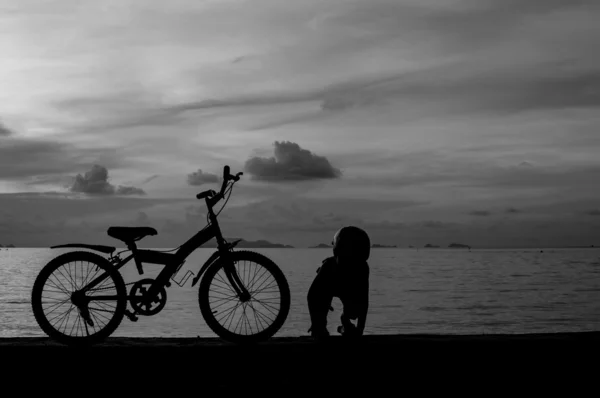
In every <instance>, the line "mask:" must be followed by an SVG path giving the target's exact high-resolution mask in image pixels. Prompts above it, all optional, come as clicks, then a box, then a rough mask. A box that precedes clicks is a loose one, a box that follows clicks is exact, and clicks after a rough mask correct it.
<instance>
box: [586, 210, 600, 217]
mask: <svg viewBox="0 0 600 398" xmlns="http://www.w3.org/2000/svg"><path fill="white" fill-rule="evenodd" d="M586 214H587V215H588V216H600V210H599V209H594V210H590V211H588V212H587V213H586Z"/></svg>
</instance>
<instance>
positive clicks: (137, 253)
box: [80, 199, 249, 301]
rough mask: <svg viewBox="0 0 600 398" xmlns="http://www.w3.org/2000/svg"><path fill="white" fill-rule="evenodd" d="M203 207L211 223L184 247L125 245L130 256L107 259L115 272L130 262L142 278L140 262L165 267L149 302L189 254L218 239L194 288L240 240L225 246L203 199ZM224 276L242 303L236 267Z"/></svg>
mask: <svg viewBox="0 0 600 398" xmlns="http://www.w3.org/2000/svg"><path fill="white" fill-rule="evenodd" d="M206 204H207V208H208V216H209V220H210V223H209V225H208V226H206V227H205V228H204V229H202V230H200V231H198V233H196V234H195V235H194V236H192V237H191V238H190V239H189V240H188V241H186V242H185V243H184V244H183V245H181V246H180V247H179V249H178V250H177V251H176V252H175V253H165V252H159V251H155V250H146V249H138V248H137V246H136V245H135V243H132V244H131V245H129V246H128V249H129V250H130V251H131V254H130V255H129V256H127V257H126V258H124V259H120V258H118V257H117V259H114V258H113V257H112V255H111V259H110V260H109V261H110V262H111V264H113V266H114V268H113V269H114V270H119V269H121V268H122V267H123V266H125V264H127V263H128V262H129V261H130V260H131V259H133V260H134V261H135V263H136V265H137V268H138V272H139V274H140V275H141V274H142V273H143V269H142V265H141V264H142V263H144V262H145V263H150V264H162V265H164V268H163V269H162V270H161V272H160V273H159V274H158V276H157V277H156V279H155V280H154V282H153V283H152V285H151V286H150V289H148V291H147V293H146V294H145V295H144V296H145V297H146V298H147V299H148V300H151V299H152V298H153V297H154V296H155V295H156V294H158V292H159V289H161V288H163V287H165V286H166V287H168V286H170V283H169V279H170V278H172V277H173V276H174V275H175V274H177V272H178V271H179V269H180V268H181V266H182V265H183V263H184V262H185V260H186V258H187V257H188V256H189V255H190V254H192V253H193V252H194V251H195V250H196V249H197V248H199V247H200V246H202V245H203V244H205V243H206V242H208V241H209V240H211V239H212V238H216V240H217V251H215V253H213V254H212V255H211V256H210V257H209V258H208V260H207V261H206V262H205V263H204V265H203V266H202V267H201V268H200V271H199V273H198V274H197V275H196V276H195V278H194V280H193V283H192V286H194V285H195V284H196V283H197V282H198V280H199V279H200V278H201V276H202V275H203V274H204V272H205V271H206V270H207V269H208V267H209V266H210V265H212V264H215V263H216V262H217V261H219V260H222V261H223V259H225V258H226V257H227V254H228V253H229V252H230V251H231V249H233V248H234V247H235V246H236V245H237V243H238V242H239V241H240V240H237V241H234V242H232V243H228V242H226V241H225V239H224V238H223V235H222V233H221V228H220V226H219V223H218V221H217V216H216V215H215V214H214V212H213V210H212V206H211V205H210V202H209V199H206ZM225 274H226V276H227V278H228V279H229V282H230V283H231V285H232V287H233V288H234V290H235V292H236V293H237V294H238V296H239V297H240V298H241V299H242V300H243V299H244V298H246V297H249V293H248V291H247V290H246V288H245V286H244V285H243V283H242V282H241V280H240V279H239V276H238V275H237V272H235V267H233V264H231V265H230V266H227V264H226V266H225ZM108 276H109V274H108V272H106V273H104V274H102V275H100V276H99V277H98V278H96V279H94V280H93V281H92V282H90V283H88V284H87V285H86V287H85V288H84V289H82V290H81V291H80V293H81V294H85V292H87V291H88V290H91V289H93V288H94V287H96V286H98V285H99V284H100V283H102V282H103V281H104V280H105V279H106V278H108ZM88 300H90V301H93V300H117V297H116V296H89V297H88Z"/></svg>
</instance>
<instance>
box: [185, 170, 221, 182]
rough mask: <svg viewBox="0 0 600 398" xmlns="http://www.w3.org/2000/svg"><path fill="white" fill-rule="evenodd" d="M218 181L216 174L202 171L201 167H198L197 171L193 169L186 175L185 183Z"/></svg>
mask: <svg viewBox="0 0 600 398" xmlns="http://www.w3.org/2000/svg"><path fill="white" fill-rule="evenodd" d="M218 181H219V177H218V176H217V175H216V174H211V173H205V172H203V171H202V169H198V171H194V172H193V173H190V174H188V176H187V183H188V184H189V185H194V186H197V185H202V184H210V183H214V182H218Z"/></svg>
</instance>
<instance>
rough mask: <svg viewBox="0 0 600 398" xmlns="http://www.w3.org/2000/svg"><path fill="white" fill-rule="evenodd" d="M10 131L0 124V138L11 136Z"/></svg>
mask: <svg viewBox="0 0 600 398" xmlns="http://www.w3.org/2000/svg"><path fill="white" fill-rule="evenodd" d="M12 133H13V132H12V130H10V129H9V128H7V127H6V126H5V125H4V124H3V123H2V122H0V137H1V136H3V135H4V136H8V135H12Z"/></svg>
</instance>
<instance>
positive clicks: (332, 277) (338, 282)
mask: <svg viewBox="0 0 600 398" xmlns="http://www.w3.org/2000/svg"><path fill="white" fill-rule="evenodd" d="M332 243H333V256H332V257H328V258H326V259H325V260H323V263H322V265H321V267H319V269H317V276H316V277H315V279H314V281H313V282H312V284H311V286H310V288H309V289H308V296H307V300H308V311H309V312H310V320H311V327H310V329H309V330H308V331H309V332H311V335H312V336H313V337H325V336H329V332H328V330H327V314H328V312H329V310H330V309H331V302H332V300H333V298H334V297H338V298H339V299H340V300H341V302H342V304H343V307H344V309H343V313H342V316H341V318H340V319H341V322H342V325H341V326H340V327H339V328H338V331H339V332H340V333H341V334H342V335H344V336H351V337H357V336H361V335H362V334H363V332H364V329H365V323H366V320H367V311H368V308H369V265H368V263H367V260H368V259H369V254H370V251H371V242H370V239H369V235H368V234H367V233H366V232H365V231H364V230H362V229H360V228H358V227H355V226H347V227H343V228H341V229H340V230H339V231H338V232H337V233H336V234H335V236H334V238H333V242H332ZM351 320H357V324H356V325H354V324H353V323H352V321H351Z"/></svg>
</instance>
